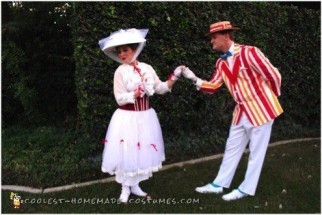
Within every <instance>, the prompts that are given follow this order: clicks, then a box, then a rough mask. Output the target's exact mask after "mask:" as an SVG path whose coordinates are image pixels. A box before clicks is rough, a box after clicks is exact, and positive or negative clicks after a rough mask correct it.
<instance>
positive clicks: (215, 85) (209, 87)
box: [196, 67, 223, 93]
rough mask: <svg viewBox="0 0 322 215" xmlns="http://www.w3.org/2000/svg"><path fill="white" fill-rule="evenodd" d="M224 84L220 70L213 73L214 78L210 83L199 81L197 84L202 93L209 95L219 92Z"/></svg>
mask: <svg viewBox="0 0 322 215" xmlns="http://www.w3.org/2000/svg"><path fill="white" fill-rule="evenodd" d="M217 68H218V67H217ZM222 84H223V79H222V76H221V72H220V71H219V69H215V72H214V73H213V76H212V78H211V79H210V81H201V80H198V81H197V83H196V85H197V86H198V88H199V90H200V91H204V92H208V93H215V92H217V91H218V90H219V88H220V87H221V85H222Z"/></svg>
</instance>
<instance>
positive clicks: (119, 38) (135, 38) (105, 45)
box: [98, 28, 149, 63]
mask: <svg viewBox="0 0 322 215" xmlns="http://www.w3.org/2000/svg"><path fill="white" fill-rule="evenodd" d="M148 31H149V29H136V28H131V29H125V30H123V29H121V30H119V31H116V32H113V33H111V35H110V36H109V37H106V38H104V39H101V40H100V41H99V42H98V44H99V46H100V48H101V50H102V51H103V52H104V53H105V54H106V55H107V56H108V57H110V58H111V59H113V60H115V61H117V62H119V63H122V60H121V59H120V58H119V57H118V54H117V50H116V47H117V46H120V45H126V44H132V43H138V44H139V46H138V47H137V49H136V50H135V53H134V56H133V58H132V60H131V62H133V61H134V60H135V59H136V58H137V56H139V54H140V53H141V51H142V49H143V47H144V45H145V42H146V39H145V37H146V35H147V33H148Z"/></svg>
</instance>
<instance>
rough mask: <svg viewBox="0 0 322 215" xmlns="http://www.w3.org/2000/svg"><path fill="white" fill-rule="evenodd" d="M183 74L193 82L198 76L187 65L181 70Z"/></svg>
mask: <svg viewBox="0 0 322 215" xmlns="http://www.w3.org/2000/svg"><path fill="white" fill-rule="evenodd" d="M182 73H183V76H184V77H185V78H187V79H190V80H192V81H193V82H196V81H197V79H198V77H197V76H196V75H195V73H193V72H192V71H191V70H190V69H189V68H188V67H186V68H185V69H184V70H183V72H182Z"/></svg>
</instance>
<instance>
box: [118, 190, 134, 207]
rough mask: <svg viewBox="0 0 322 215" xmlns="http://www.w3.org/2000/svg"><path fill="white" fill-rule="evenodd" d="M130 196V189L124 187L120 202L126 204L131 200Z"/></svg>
mask: <svg viewBox="0 0 322 215" xmlns="http://www.w3.org/2000/svg"><path fill="white" fill-rule="evenodd" d="M130 194H131V191H130V187H129V186H126V185H122V192H121V195H120V198H119V201H120V202H121V203H125V204H126V203H127V201H128V200H129V196H130Z"/></svg>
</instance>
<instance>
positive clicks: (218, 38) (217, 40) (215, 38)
mask: <svg viewBox="0 0 322 215" xmlns="http://www.w3.org/2000/svg"><path fill="white" fill-rule="evenodd" d="M227 37H228V34H220V33H214V34H212V35H211V36H210V39H211V41H210V43H211V45H212V49H213V50H215V51H220V52H224V51H225V49H226V47H227V41H228V40H227Z"/></svg>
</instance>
